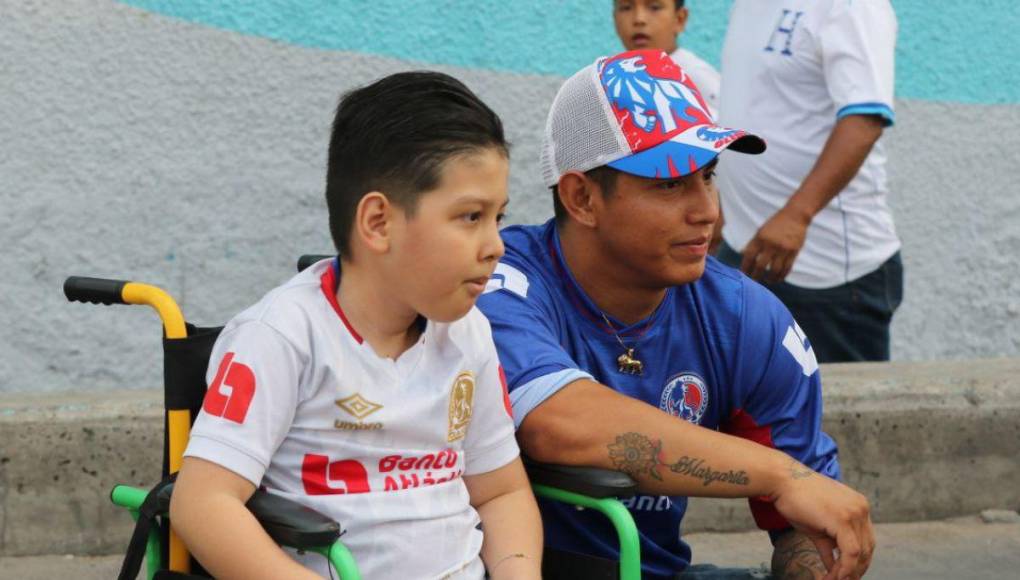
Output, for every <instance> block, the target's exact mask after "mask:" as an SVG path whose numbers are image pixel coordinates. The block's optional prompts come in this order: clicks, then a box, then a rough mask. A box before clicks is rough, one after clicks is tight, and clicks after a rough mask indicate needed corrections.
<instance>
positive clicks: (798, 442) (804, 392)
mask: <svg viewBox="0 0 1020 580" xmlns="http://www.w3.org/2000/svg"><path fill="white" fill-rule="evenodd" d="M743 293H744V301H743V302H744V304H743V309H742V314H741V333H740V338H739V340H738V348H737V350H736V357H735V360H736V362H735V366H734V376H733V378H732V381H733V382H732V384H733V385H735V386H736V388H737V393H736V402H735V405H734V408H733V410H732V411H731V416H730V417H729V420H728V421H727V422H726V424H725V425H724V430H725V431H727V432H729V433H731V434H733V435H737V436H740V437H744V438H746V439H750V440H752V441H756V442H757V443H760V444H762V445H765V446H767V447H773V448H775V449H779V450H781V451H783V452H785V453H786V454H787V455H790V456H792V457H794V458H795V459H797V460H798V461H800V462H801V463H803V464H805V465H807V466H808V467H811V468H812V469H814V470H815V471H817V472H819V473H821V474H824V475H826V476H828V477H832V478H833V479H839V478H840V469H839V461H838V459H837V448H836V444H835V442H833V440H832V438H831V437H829V436H828V435H826V434H825V433H823V432H822V430H821V427H822V384H821V377H820V374H819V370H818V362H817V360H816V358H815V354H814V351H813V350H812V348H811V342H810V341H809V340H808V339H807V337H806V336H804V332H803V331H802V330H801V329H800V326H798V325H797V323H796V322H795V321H794V320H793V316H792V315H791V314H790V312H789V310H787V309H786V307H785V306H783V304H782V303H781V302H780V301H779V299H777V298H776V297H775V296H774V295H772V293H770V292H768V291H767V290H765V289H764V288H763V287H761V286H759V285H757V284H755V283H753V282H751V281H750V280H745V284H744V291H743ZM751 511H752V513H753V515H754V518H755V522H756V523H757V524H758V526H759V527H761V528H762V529H766V530H781V529H785V528H787V527H789V523H788V522H786V520H785V519H784V518H783V517H782V516H780V515H779V512H778V511H776V510H775V508H774V507H773V506H772V504H771V503H768V502H765V501H762V500H759V499H751Z"/></svg>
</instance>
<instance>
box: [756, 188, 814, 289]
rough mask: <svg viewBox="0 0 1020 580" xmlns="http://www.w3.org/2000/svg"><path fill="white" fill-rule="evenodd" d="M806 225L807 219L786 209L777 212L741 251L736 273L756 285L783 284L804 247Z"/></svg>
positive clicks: (794, 211)
mask: <svg viewBox="0 0 1020 580" xmlns="http://www.w3.org/2000/svg"><path fill="white" fill-rule="evenodd" d="M810 224H811V217H810V216H809V215H805V214H804V213H802V212H798V211H796V210H794V209H792V208H790V207H789V206H787V207H784V208H783V209H781V210H779V211H778V212H776V214H775V215H774V216H772V217H771V218H769V220H768V221H767V222H765V223H764V224H762V226H761V229H759V230H758V233H757V234H755V236H754V238H752V239H751V241H750V242H748V244H747V246H746V247H745V248H744V260H743V261H742V262H741V263H740V269H741V270H742V271H743V272H744V273H745V274H747V275H748V276H750V277H751V278H754V279H755V280H758V281H760V282H770V283H772V282H781V281H783V280H784V279H785V278H786V276H787V274H789V273H790V269H791V268H793V261H794V260H796V259H797V254H799V253H800V249H801V248H803V247H804V238H806V237H807V229H808V226H809V225H810Z"/></svg>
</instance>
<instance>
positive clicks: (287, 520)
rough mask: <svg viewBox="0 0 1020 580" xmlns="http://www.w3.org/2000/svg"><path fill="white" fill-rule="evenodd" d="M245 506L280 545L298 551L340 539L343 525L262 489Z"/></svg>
mask: <svg viewBox="0 0 1020 580" xmlns="http://www.w3.org/2000/svg"><path fill="white" fill-rule="evenodd" d="M246 505H247V506H248V509H249V510H250V511H251V513H252V514H254V515H255V518H256V519H258V521H259V523H260V524H262V527H263V528H265V530H266V533H268V534H269V537H270V538H272V539H273V541H274V542H276V543H277V544H280V545H283V546H290V547H291V548H299V549H301V548H315V547H328V546H330V545H331V544H332V543H333V542H335V541H336V540H337V538H339V537H340V524H338V523H336V522H335V521H333V520H331V519H330V518H328V517H326V516H324V515H322V514H320V513H319V512H317V511H315V510H313V509H312V508H309V507H305V506H303V505H301V504H299V503H297V502H295V501H292V500H289V499H287V498H284V497H280V496H278V495H273V494H271V493H267V492H265V491H262V490H261V489H259V490H256V491H255V494H254V495H252V496H251V499H249V500H248V503H247V504H246Z"/></svg>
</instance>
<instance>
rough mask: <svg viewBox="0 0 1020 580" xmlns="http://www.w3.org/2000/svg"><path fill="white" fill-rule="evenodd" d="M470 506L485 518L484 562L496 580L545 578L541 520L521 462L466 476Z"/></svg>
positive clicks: (517, 460)
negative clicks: (500, 579) (506, 579)
mask: <svg viewBox="0 0 1020 580" xmlns="http://www.w3.org/2000/svg"><path fill="white" fill-rule="evenodd" d="M464 484H465V485H466V486H467V489H468V494H470V496H471V505H472V506H474V508H475V509H476V510H478V515H479V516H481V518H482V530H483V532H484V534H485V540H484V541H483V543H482V561H483V562H485V568H486V570H488V572H489V577H490V578H492V579H493V580H498V579H499V578H522V579H524V578H541V577H542V521H541V518H540V516H539V515H538V505H537V504H536V503H535V496H534V495H533V494H532V492H531V486H530V485H529V484H528V476H527V475H526V474H525V472H524V465H523V464H522V463H521V460H520V459H519V458H518V459H514V460H513V461H512V462H510V463H508V464H506V465H504V466H503V467H500V468H499V469H496V470H494V471H490V472H488V473H480V474H478V475H465V476H464Z"/></svg>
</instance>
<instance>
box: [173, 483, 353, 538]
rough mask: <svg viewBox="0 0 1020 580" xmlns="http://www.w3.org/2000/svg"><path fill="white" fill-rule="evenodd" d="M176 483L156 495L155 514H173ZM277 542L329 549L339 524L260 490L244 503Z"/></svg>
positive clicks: (338, 535) (293, 502)
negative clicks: (171, 512) (172, 498)
mask: <svg viewBox="0 0 1020 580" xmlns="http://www.w3.org/2000/svg"><path fill="white" fill-rule="evenodd" d="M173 488H174V486H173V484H170V485H167V486H164V487H163V489H161V490H160V491H159V493H158V495H157V496H156V513H159V514H161V515H165V514H166V513H167V512H169V511H170V497H171V495H172V494H173ZM245 505H246V507H247V508H248V510H249V511H251V513H252V514H253V515H254V516H255V519H257V520H258V521H259V523H260V524H262V527H263V528H264V529H265V530H266V533H267V534H269V537H270V538H272V539H273V541H274V542H276V543H277V544H280V545H282V546H289V547H291V548H298V549H310V548H321V547H329V546H330V545H332V544H333V542H335V541H336V540H337V538H339V537H340V524H338V523H336V522H335V521H333V520H331V519H329V518H328V517H326V516H324V515H322V514H320V513H319V512H317V511H315V510H313V509H311V508H309V507H305V506H303V505H301V504H299V503H297V502H295V501H292V500H289V499H287V498H284V497H280V496H278V495H273V494H271V493H267V492H265V491H263V490H261V489H257V490H255V493H254V494H253V495H252V496H251V498H250V499H249V500H248V503H247V504H245Z"/></svg>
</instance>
